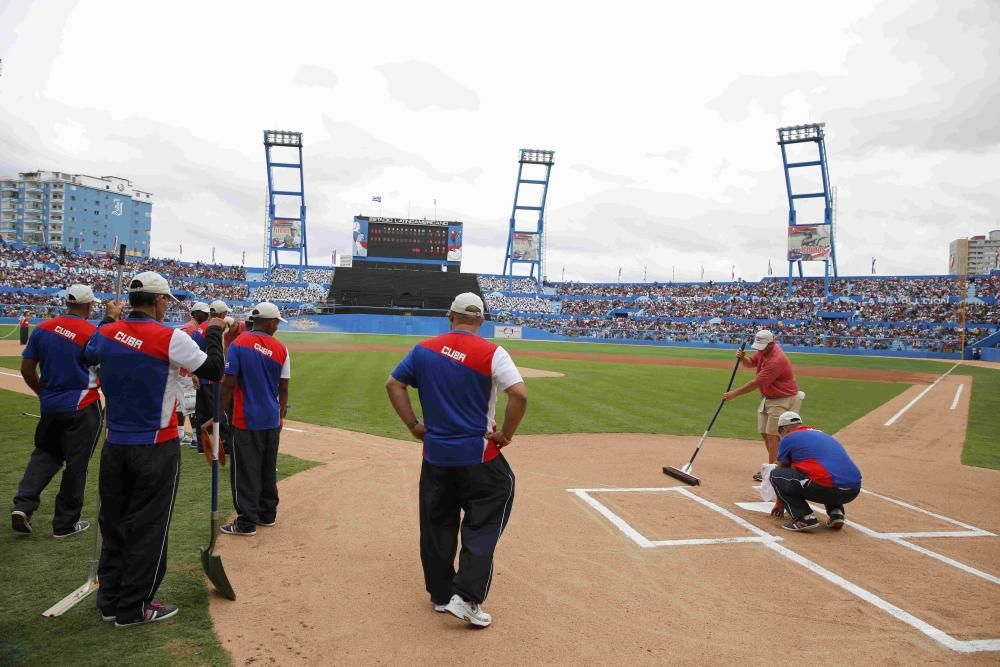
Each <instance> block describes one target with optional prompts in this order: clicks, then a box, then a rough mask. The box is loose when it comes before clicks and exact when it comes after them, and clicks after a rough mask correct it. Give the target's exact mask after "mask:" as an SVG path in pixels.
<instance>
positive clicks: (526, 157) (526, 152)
mask: <svg viewBox="0 0 1000 667" xmlns="http://www.w3.org/2000/svg"><path fill="white" fill-rule="evenodd" d="M555 157H556V152H555V151H547V150H542V149H538V148H522V149H521V160H520V162H521V164H526V163H527V164H547V165H552V164H555Z"/></svg>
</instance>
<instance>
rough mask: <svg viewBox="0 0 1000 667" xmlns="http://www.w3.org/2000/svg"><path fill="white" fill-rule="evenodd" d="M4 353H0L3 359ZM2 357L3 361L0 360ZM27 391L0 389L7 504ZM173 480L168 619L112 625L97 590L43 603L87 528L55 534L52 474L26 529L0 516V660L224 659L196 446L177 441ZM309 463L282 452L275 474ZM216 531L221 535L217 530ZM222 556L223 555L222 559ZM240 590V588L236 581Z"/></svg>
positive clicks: (225, 487)
mask: <svg viewBox="0 0 1000 667" xmlns="http://www.w3.org/2000/svg"><path fill="white" fill-rule="evenodd" d="M8 360H9V358H8V359H5V360H4V361H5V362H6V361H8ZM4 365H7V364H6V363H5V364H4ZM37 411H38V402H37V400H35V399H34V398H32V397H30V396H25V395H20V394H15V393H12V392H8V391H0V414H3V415H4V416H3V419H0V443H3V445H2V446H3V459H2V460H3V466H2V467H0V495H2V496H3V499H4V503H5V505H4V507H10V502H11V499H12V498H13V497H14V494H15V492H16V490H17V484H18V482H19V481H20V479H21V475H22V473H23V472H24V465H25V464H26V463H27V461H28V456H29V455H30V453H31V450H32V445H31V443H32V441H33V434H34V429H35V425H36V423H37V421H36V420H35V419H33V418H30V417H23V416H21V413H22V412H37ZM182 454H183V457H182V458H183V465H182V470H181V481H180V488H179V490H178V494H177V502H176V505H175V509H174V518H173V523H172V525H171V529H170V551H169V554H170V561H169V565H168V569H167V576H166V578H165V579H164V582H163V586H162V587H161V588H160V590H159V593H158V597H159V598H160V599H162V600H165V601H168V602H170V603H173V604H177V605H179V606H180V614H178V615H177V617H176V618H175V619H173V620H171V621H169V622H166V623H158V624H155V625H152V626H149V627H143V628H136V629H131V630H116V629H115V628H114V624H108V623H102V622H101V620H100V617H99V616H98V615H97V611H96V608H95V606H94V600H95V596H94V595H92V596H91V597H89V598H87V599H86V600H84V601H83V602H81V603H80V604H79V605H77V606H76V608H74V609H72V610H70V611H69V612H67V613H66V614H65V615H63V616H61V617H59V618H43V617H42V615H41V614H42V612H43V611H44V610H45V609H46V608H48V607H49V606H51V605H52V604H54V603H56V602H58V601H59V600H60V599H61V598H62V597H64V596H65V595H67V594H68V593H69V592H70V591H72V590H73V589H75V588H76V587H77V586H79V585H80V584H82V583H83V582H84V581H86V579H87V575H88V573H89V571H90V566H89V560H90V558H91V554H92V552H93V545H94V542H93V537H94V533H93V532H92V531H93V528H91V530H89V531H87V532H85V533H82V534H81V535H79V536H77V537H73V538H69V539H66V540H54V539H52V537H51V534H52V504H53V502H54V499H55V496H56V493H57V492H58V489H59V476H58V475H57V476H56V478H55V479H54V480H53V482H52V483H51V484H49V488H48V489H46V491H45V493H44V494H43V496H42V506H41V508H40V509H39V510H38V511H37V512H36V513H35V515H34V517H33V519H32V526H33V528H34V532H33V533H32V535H30V536H21V535H17V534H15V533H14V532H13V531H11V529H10V524H9V519H8V518H7V517H8V515H7V514H6V512H4V514H3V520H4V524H3V525H2V526H0V579H2V581H4V582H5V583H4V594H3V598H2V599H3V603H2V604H0V665H68V664H73V665H142V666H144V667H148V666H149V665H176V664H184V665H189V664H191V665H228V664H230V660H229V655H228V654H227V653H226V652H225V650H223V648H222V645H221V644H220V641H219V638H218V637H217V636H216V635H215V632H214V630H213V627H212V622H211V619H210V618H209V615H208V589H207V588H206V585H207V584H206V579H205V575H204V574H203V572H202V569H201V559H200V556H199V551H198V548H199V547H200V546H203V545H206V544H208V537H209V493H210V488H211V487H210V483H211V476H210V474H209V470H210V469H209V467H208V465H207V464H206V463H205V459H204V456H203V455H202V454H198V453H197V452H195V451H194V450H192V449H188V448H187V447H185V448H184V450H183V452H182ZM99 456H100V452H99V451H98V452H95V454H94V460H92V462H91V468H90V471H91V475H90V477H89V480H88V484H87V496H86V504H85V507H84V511H83V518H85V519H88V520H90V521H92V522H94V521H95V516H94V512H95V509H96V502H97V470H98V457H99ZM313 465H315V464H314V463H311V462H309V461H303V460H301V459H297V458H294V457H291V456H286V455H280V458H279V460H278V466H279V476H280V477H287V476H289V475H292V474H295V473H297V472H300V471H302V470H306V469H308V468H310V467H312V466H313ZM222 477H223V481H222V484H221V488H220V508H219V509H220V510H221V511H222V512H223V514H224V515H225V514H227V513H228V512H230V511H231V510H232V497H231V495H230V491H229V476H228V472H225V473H224V474H223V475H222ZM220 539H223V540H224V539H226V538H225V537H221V538H220ZM223 562H225V561H223ZM237 594H239V591H237Z"/></svg>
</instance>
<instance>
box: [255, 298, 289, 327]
mask: <svg viewBox="0 0 1000 667" xmlns="http://www.w3.org/2000/svg"><path fill="white" fill-rule="evenodd" d="M250 317H252V318H253V321H254V322H256V321H257V320H278V321H279V322H285V323H287V322H288V320H286V319H285V318H283V317H282V316H281V311H280V310H278V307H277V306H276V305H274V304H273V303H271V302H270V301H262V302H260V303H258V304H257V305H256V306H254V309H253V310H251V311H250Z"/></svg>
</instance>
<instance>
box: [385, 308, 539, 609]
mask: <svg viewBox="0 0 1000 667" xmlns="http://www.w3.org/2000/svg"><path fill="white" fill-rule="evenodd" d="M485 312H486V311H485V308H484V307H483V300H482V299H481V298H479V296H478V295H476V294H473V293H472V292H466V293H464V294H459V295H458V296H457V297H455V300H454V301H453V302H452V304H451V309H450V310H449V312H448V321H449V323H450V325H451V331H449V332H448V333H446V334H444V335H441V336H438V337H437V338H431V339H430V340H425V341H423V342H421V343H419V344H418V345H416V347H414V348H413V349H412V350H411V351H410V353H409V354H407V355H406V357H405V358H404V359H403V360H402V361H401V362H400V363H399V365H398V366H396V369H395V370H394V371H393V372H392V374H391V375H390V376H389V379H388V380H387V381H386V391H387V392H388V394H389V402H390V403H391V404H392V407H393V409H394V410H395V411H396V414H397V415H399V418H400V419H401V420H402V421H403V423H404V424H405V425H406V427H407V428H408V429H409V430H410V434H411V435H412V436H413V437H414V438H416V439H417V440H420V441H422V442H423V443H424V460H423V464H422V466H421V469H420V491H419V501H420V561H421V563H422V565H423V569H424V583H425V585H426V587H427V592H428V593H429V594H430V598H431V603H432V604H433V605H434V610H435V611H437V612H441V613H444V612H448V613H450V614H452V615H453V616H455V617H457V618H460V619H462V620H465V621H468V622H469V623H471V624H473V625H476V626H479V627H486V626H488V625H489V624H490V623H492V621H493V617H492V616H490V614H488V613H487V612H486V611H485V610H483V608H482V606H481V605H482V603H483V601H484V600H485V599H486V596H487V594H488V593H489V591H490V584H491V583H492V581H493V554H494V552H495V551H496V547H497V544H498V543H499V541H500V537H501V535H503V530H504V528H505V527H506V525H507V521H508V520H509V519H510V511H511V507H512V506H513V503H514V472H513V471H512V470H511V469H510V466H509V465H508V464H507V460H506V459H505V458H504V456H503V455H502V454H501V453H500V450H501V449H502V448H504V447H506V446H507V445H509V444H510V442H511V439H512V438H513V437H514V432H515V431H516V430H517V427H518V425H519V424H520V423H521V419H522V418H523V417H524V413H525V411H526V410H527V407H528V391H527V388H526V387H525V386H524V380H522V379H521V374H520V373H519V372H518V370H517V367H516V366H514V362H513V361H512V360H511V358H510V355H509V354H508V353H507V351H506V350H504V349H503V348H502V347H500V346H498V345H494V344H493V343H491V342H490V341H488V340H485V339H484V338H480V337H479V336H477V335H476V333H477V332H478V331H479V327H480V326H482V324H483V318H484V313H485ZM408 386H409V387H415V388H416V389H417V391H418V393H419V395H420V406H421V408H422V409H423V414H424V419H425V420H426V426H425V425H424V424H421V423H420V421H419V420H418V419H417V416H416V414H415V413H414V412H413V407H412V405H411V404H410V397H409V394H408V393H407V387H408ZM497 391H502V392H505V393H506V394H507V397H508V401H507V410H506V414H505V415H504V421H503V426H502V427H500V428H497V426H498V425H497V422H496V419H495V418H494V417H495V412H496V400H497ZM459 533H461V536H462V548H461V552H460V553H459V558H458V570H457V571H456V569H455V552H456V551H457V550H458V537H459Z"/></svg>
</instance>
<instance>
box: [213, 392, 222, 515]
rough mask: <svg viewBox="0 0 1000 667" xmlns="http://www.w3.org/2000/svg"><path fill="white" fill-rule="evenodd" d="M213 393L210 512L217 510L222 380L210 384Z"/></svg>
mask: <svg viewBox="0 0 1000 667" xmlns="http://www.w3.org/2000/svg"><path fill="white" fill-rule="evenodd" d="M212 390H213V392H214V393H215V414H214V415H213V417H214V420H213V422H212V512H213V513H214V512H218V511H219V437H220V430H219V417H220V416H221V414H222V382H221V380H220V381H219V382H216V383H214V384H213V385H212Z"/></svg>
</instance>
